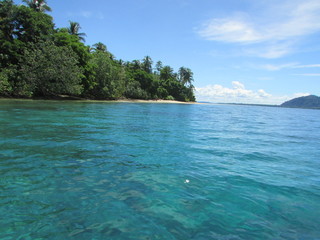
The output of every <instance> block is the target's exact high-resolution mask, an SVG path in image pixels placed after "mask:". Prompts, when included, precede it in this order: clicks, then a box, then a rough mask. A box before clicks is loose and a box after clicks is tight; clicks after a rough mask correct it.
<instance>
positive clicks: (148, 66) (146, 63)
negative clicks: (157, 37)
mask: <svg viewBox="0 0 320 240" xmlns="http://www.w3.org/2000/svg"><path fill="white" fill-rule="evenodd" d="M152 64H153V61H152V59H151V57H149V56H146V57H144V59H143V60H142V68H143V70H144V71H146V72H147V73H152Z"/></svg>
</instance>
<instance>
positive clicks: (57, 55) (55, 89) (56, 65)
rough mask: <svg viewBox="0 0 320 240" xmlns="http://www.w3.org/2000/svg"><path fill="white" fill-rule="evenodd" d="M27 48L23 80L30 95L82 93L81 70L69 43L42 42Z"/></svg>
mask: <svg viewBox="0 0 320 240" xmlns="http://www.w3.org/2000/svg"><path fill="white" fill-rule="evenodd" d="M31 49H32V50H31V51H28V50H26V51H25V54H24V56H23V58H22V61H21V63H20V67H21V69H20V74H21V80H22V82H24V83H27V85H28V86H29V89H28V91H29V95H31V96H56V95H59V94H69V95H79V94H80V93H81V90H82V86H81V85H80V84H81V77H82V72H81V69H80V68H79V67H78V61H77V56H76V54H75V53H74V52H73V51H72V49H71V48H70V47H58V46H56V45H54V43H53V42H49V41H47V42H41V43H38V44H37V45H36V46H31Z"/></svg>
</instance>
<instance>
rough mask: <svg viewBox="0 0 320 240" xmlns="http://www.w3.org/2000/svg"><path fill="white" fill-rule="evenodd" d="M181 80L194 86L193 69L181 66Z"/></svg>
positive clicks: (189, 85) (191, 86) (190, 86)
mask: <svg viewBox="0 0 320 240" xmlns="http://www.w3.org/2000/svg"><path fill="white" fill-rule="evenodd" d="M179 80H180V82H181V83H182V84H183V85H185V86H188V87H189V88H193V85H192V82H193V72H192V71H191V69H190V68H185V67H181V68H180V69H179Z"/></svg>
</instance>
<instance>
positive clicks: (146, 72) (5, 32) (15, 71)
mask: <svg viewBox="0 0 320 240" xmlns="http://www.w3.org/2000/svg"><path fill="white" fill-rule="evenodd" d="M23 2H24V3H25V4H26V5H16V4H14V2H13V0H0V96H14V97H35V96H43V97H52V96H56V95H61V94H68V95H77V96H82V97H88V98H95V99H117V98H122V97H127V98H136V99H158V98H161V99H169V100H173V99H175V100H181V101H194V100H195V97H194V94H193V89H194V87H193V85H192V82H193V73H192V71H191V70H190V69H189V68H185V67H181V68H180V69H179V71H178V73H176V72H174V70H173V69H172V68H171V67H170V66H163V64H162V62H161V61H158V62H157V63H156V64H155V66H153V60H152V59H151V57H149V56H146V57H144V58H143V59H142V60H141V61H140V60H133V61H132V62H124V61H122V60H117V59H116V58H115V56H114V55H112V53H110V52H108V50H107V47H106V45H105V44H103V43H101V42H98V43H96V44H94V45H93V46H92V47H89V46H86V45H85V44H84V43H83V42H84V36H85V34H84V33H80V32H79V31H80V29H81V27H80V24H79V23H77V22H72V21H70V22H69V23H70V25H69V27H66V28H60V29H54V23H53V21H52V20H53V19H52V17H51V16H50V15H47V14H46V13H45V12H46V11H51V9H50V7H49V6H48V5H47V2H46V0H23Z"/></svg>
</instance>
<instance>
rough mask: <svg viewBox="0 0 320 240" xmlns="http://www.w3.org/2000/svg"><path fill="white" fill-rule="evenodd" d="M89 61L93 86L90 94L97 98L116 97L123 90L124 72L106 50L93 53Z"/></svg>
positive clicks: (120, 94) (119, 95) (118, 96)
mask: <svg viewBox="0 0 320 240" xmlns="http://www.w3.org/2000/svg"><path fill="white" fill-rule="evenodd" d="M90 63H91V64H92V65H93V70H94V87H93V89H92V90H91V91H90V94H91V95H92V96H93V97H94V98H97V99H117V98H120V97H121V96H122V94H123V92H124V91H125V86H124V83H125V72H124V69H123V68H122V67H121V66H119V65H117V64H116V63H115V62H114V61H112V59H111V58H110V54H109V53H107V52H102V51H98V52H96V53H94V54H93V58H92V59H91V61H90Z"/></svg>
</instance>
